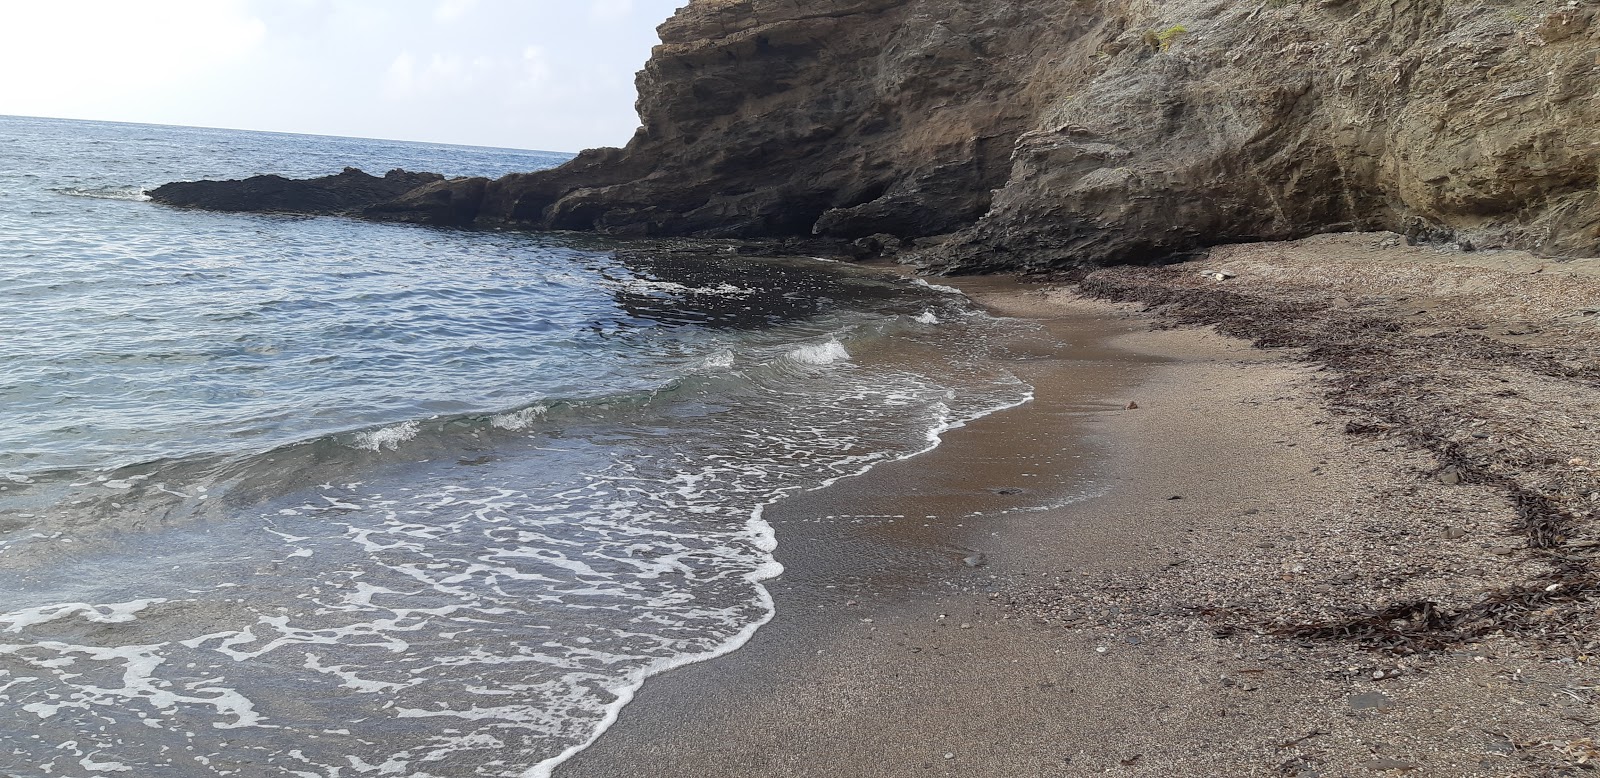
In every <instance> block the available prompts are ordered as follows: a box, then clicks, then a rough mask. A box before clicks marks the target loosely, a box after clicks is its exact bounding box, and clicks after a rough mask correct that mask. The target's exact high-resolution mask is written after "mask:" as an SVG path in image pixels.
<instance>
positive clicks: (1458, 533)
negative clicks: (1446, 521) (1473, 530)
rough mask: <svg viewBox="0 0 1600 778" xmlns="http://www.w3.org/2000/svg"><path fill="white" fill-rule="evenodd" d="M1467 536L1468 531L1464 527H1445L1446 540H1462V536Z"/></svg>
mask: <svg viewBox="0 0 1600 778" xmlns="http://www.w3.org/2000/svg"><path fill="white" fill-rule="evenodd" d="M1466 536H1467V531H1466V530H1464V529H1462V528H1460V527H1445V528H1444V539H1445V540H1460V539H1461V538H1464V537H1466Z"/></svg>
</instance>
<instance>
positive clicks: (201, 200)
mask: <svg viewBox="0 0 1600 778" xmlns="http://www.w3.org/2000/svg"><path fill="white" fill-rule="evenodd" d="M443 180H444V176H441V175H439V174H438V173H411V172H408V171H405V170H400V169H398V168H396V169H394V170H391V171H389V172H388V173H386V174H384V175H383V177H382V178H379V177H378V176H374V175H369V174H367V173H364V172H362V171H360V170H357V169H356V168H353V167H347V168H345V169H344V172H342V173H339V174H337V175H332V176H323V177H322V178H307V179H291V178H284V177H283V176H275V175H266V176H252V177H250V178H246V179H244V180H242V181H241V180H233V181H178V182H174V183H171V184H164V185H162V186H159V187H157V188H155V189H154V190H152V191H151V192H149V195H150V199H152V200H154V201H156V202H158V203H165V204H167V205H176V206H182V207H188V208H206V209H209V210H213V211H257V212H264V213H303V214H329V215H351V216H357V215H361V212H362V211H364V210H365V209H367V208H368V207H370V206H373V205H376V204H378V203H382V202H387V201H389V200H393V199H395V198H397V197H399V196H401V195H403V194H406V193H407V192H410V191H412V190H414V189H417V188H418V187H422V186H426V185H428V184H433V183H437V182H440V181H443Z"/></svg>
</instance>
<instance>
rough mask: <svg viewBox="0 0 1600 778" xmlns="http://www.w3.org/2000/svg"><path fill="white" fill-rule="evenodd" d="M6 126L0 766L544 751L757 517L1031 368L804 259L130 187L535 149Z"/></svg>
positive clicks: (715, 598)
mask: <svg viewBox="0 0 1600 778" xmlns="http://www.w3.org/2000/svg"><path fill="white" fill-rule="evenodd" d="M0 140H3V141H4V142H3V143H0V193H3V194H4V197H5V201H6V203H7V205H6V206H5V207H4V208H3V209H0V365H4V371H3V374H0V591H4V592H5V595H6V600H5V603H4V604H3V605H0V774H5V775H19V776H31V775H51V776H91V775H112V774H133V775H172V776H189V775H193V776H211V775H219V776H220V775H263V776H265V775H306V776H330V777H331V776H336V775H351V774H368V773H371V774H386V775H388V774H394V775H415V776H424V775H439V776H460V775H494V776H499V775H505V776H510V775H523V774H541V773H542V772H543V771H545V770H547V769H548V768H549V767H550V766H552V765H553V764H555V763H556V762H557V761H559V759H560V758H561V757H562V755H563V754H565V753H568V752H570V750H572V749H574V748H579V747H581V746H582V745H583V744H584V743H586V742H588V740H589V739H590V738H592V737H593V736H594V735H595V734H596V733H597V732H599V731H600V730H601V729H603V727H604V726H606V725H607V724H608V722H609V721H610V719H611V717H612V716H613V715H614V713H615V711H616V709H617V708H618V707H619V706H620V705H621V704H623V703H625V702H626V700H627V699H628V698H629V697H630V696H631V694H632V690H633V689H635V688H637V687H638V685H639V684H640V683H642V682H643V681H644V679H645V678H646V677H648V676H649V675H650V674H652V673H654V672H658V671H660V670H663V669H666V668H670V667H672V666H675V665H677V664H681V663H683V662H686V661H692V660H694V659H697V658H704V657H707V656H711V655H715V654H717V653H720V652H724V651H727V650H731V649H733V648H735V647H737V646H738V645H739V644H740V643H742V641H743V640H744V639H746V638H747V637H748V636H749V634H750V633H751V632H752V631H753V630H754V629H755V628H757V627H758V626H759V625H760V624H761V623H764V621H765V620H766V619H768V618H770V616H771V613H772V610H771V600H770V598H769V597H768V596H767V594H766V592H765V590H764V589H763V588H762V586H761V583H760V582H761V581H762V580H765V579H766V578H769V577H771V576H773V575H776V574H778V573H779V572H780V569H779V568H778V567H777V566H776V564H775V563H774V562H773V558H772V550H773V547H774V544H775V543H777V542H781V539H779V538H775V537H773V535H772V532H771V528H770V527H769V526H767V525H766V523H765V522H764V521H763V520H762V518H761V512H762V509H763V507H764V506H766V505H768V504H770V503H771V502H773V501H775V500H778V499H782V498H783V497H784V496H786V495H789V494H793V493H795V492H797V491H800V490H804V489H813V488H819V487H822V486H824V485H826V484H827V483H829V482H830V481H831V480H833V479H837V478H840V477H846V476H849V475H853V474H856V473H859V472H862V471H863V470H864V469H866V468H868V467H871V466H872V464H873V463H876V462H881V461H885V460H888V459H893V458H899V457H904V456H910V455H913V454H915V453H916V452H918V451H922V450H925V449H926V448H927V447H929V446H931V445H934V444H936V443H937V436H938V433H939V432H940V431H941V430H943V429H945V428H948V427H949V426H950V425H953V424H957V423H960V422H961V421H962V420H964V419H968V418H972V417H974V416H977V415H981V414H983V413H985V412H988V411H991V410H993V409H995V408H998V407H1003V406H1006V405H1010V404H1014V403H1017V402H1021V401H1024V400H1025V399H1026V398H1027V397H1028V396H1029V393H1028V387H1026V386H1024V385H1022V384H1021V383H1020V382H1018V381H1017V380H1016V379H1015V378H1013V377H1012V376H1010V375H1009V374H1006V373H1005V372H1004V371H1000V370H997V369H995V368H994V367H992V366H990V363H989V361H988V360H986V359H985V349H986V348H987V344H989V343H991V342H993V341H994V339H995V338H996V337H997V336H998V335H1000V334H1003V333H1005V332H1008V331H1010V329H1011V328H1015V327H1017V326H1019V325H1016V324H1014V323H1011V322H1006V321H1000V320H996V319H993V318H990V317H988V316H985V315H983V314H981V313H980V312H978V311H976V310H974V309H973V308H972V307H971V306H970V305H969V304H968V303H967V301H966V300H965V299H964V298H961V297H960V296H959V295H952V294H949V293H947V292H945V291H941V290H939V289H936V288H932V287H928V286H927V285H917V284H912V283H907V282H905V281H903V280H900V279H896V278H893V277H889V276H884V275H881V274H879V273H876V272H872V271H866V270H862V269H858V268H853V267H849V266H845V265H840V264H838V263H828V262H823V261H816V260H808V259H804V258H797V259H793V260H750V259H739V258H732V257H684V256H678V255H663V256H655V255H651V254H650V253H648V252H647V251H646V252H639V251H630V252H622V253H619V252H618V250H617V249H618V246H617V245H614V244H608V243H606V242H604V241H600V240H596V239H592V238H576V237H572V236H555V235H533V234H523V233H500V232H468V231H441V230H433V229H426V228H416V227H407V226H397V225H381V224H368V223H364V222H358V221H352V220H347V219H332V218H329V219H306V218H292V217H280V216H259V215H241V214H215V213H205V212H197V211H184V210H175V209H169V208H165V207H162V206H157V205H154V204H152V203H149V202H147V201H145V200H144V199H143V198H142V195H141V192H142V191H143V190H144V189H146V188H150V187H153V186H155V185H158V184H160V183H164V182H166V181H169V180H178V179H191V178H198V177H212V178H216V177H241V176H246V175H252V174H257V173H263V172H278V173H284V174H288V175H297V176H305V175H321V174H326V173H330V172H336V171H337V170H339V169H340V168H342V167H344V166H346V165H353V166H357V167H362V168H364V169H367V170H369V171H372V172H382V171H384V170H387V169H389V168H392V167H406V168H408V169H419V170H434V171H439V172H443V173H446V174H452V175H455V174H462V175H465V174H473V175H498V174H500V173H504V172H510V171H514V170H529V169H536V168H540V167H546V166H550V165H554V164H559V162H560V161H562V160H563V159H564V157H563V156H562V155H557V154H547V153H541V152H527V151H514V150H503V149H479V148H466V147H450V146H436V145H427V144H413V143H396V142H387V141H369V140H357V139H341V138H310V137H304V136H287V135H276V134H266V133H246V132H235V131H224V130H199V129H190V128H170V127H149V126H139V125H118V124H103V123H85V122H65V121H53V120H37V119H19V118H4V117H0ZM908 353H915V354H917V355H918V356H917V358H916V359H905V358H902V357H901V355H904V354H908Z"/></svg>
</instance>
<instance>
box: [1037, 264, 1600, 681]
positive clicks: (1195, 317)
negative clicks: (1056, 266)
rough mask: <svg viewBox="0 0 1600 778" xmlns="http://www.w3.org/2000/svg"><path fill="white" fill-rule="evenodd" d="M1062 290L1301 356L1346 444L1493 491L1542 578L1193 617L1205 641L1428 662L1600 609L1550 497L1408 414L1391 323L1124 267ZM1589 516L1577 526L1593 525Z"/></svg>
mask: <svg viewBox="0 0 1600 778" xmlns="http://www.w3.org/2000/svg"><path fill="white" fill-rule="evenodd" d="M1066 280H1070V281H1072V282H1074V283H1075V284H1076V285H1077V287H1078V288H1079V289H1080V290H1081V291H1082V292H1084V293H1085V294H1087V295H1090V296H1092V297H1098V298H1101V299H1106V300H1112V301H1117V302H1137V303H1142V304H1144V305H1146V306H1147V307H1148V309H1149V310H1151V311H1153V312H1156V313H1158V314H1159V315H1161V316H1162V317H1163V318H1165V319H1166V320H1167V321H1168V322H1170V323H1172V324H1173V325H1176V326H1183V325H1215V327H1216V328H1217V330H1218V331H1219V332H1221V333H1223V334H1225V335H1230V336H1234V337H1239V338H1244V339H1247V340H1250V341H1252V342H1253V343H1254V345H1256V346H1257V347H1259V348H1281V347H1291V348H1300V349H1304V351H1303V352H1302V354H1301V358H1302V359H1304V360H1305V361H1307V362H1312V363H1316V364H1320V365H1322V366H1324V367H1325V368H1326V369H1328V370H1331V371H1333V372H1334V373H1335V374H1336V378H1335V379H1334V380H1333V381H1332V388H1331V389H1330V390H1329V392H1328V395H1327V399H1328V401H1329V404H1330V406H1331V407H1332V408H1333V409H1334V410H1335V411H1336V412H1342V413H1345V414H1350V415H1356V416H1358V417H1360V418H1358V419H1356V420H1352V421H1351V422H1350V423H1349V424H1348V425H1347V426H1346V432H1347V433H1350V434H1391V435H1396V436H1398V437H1399V438H1400V439H1401V440H1403V441H1404V442H1406V443H1407V444H1409V445H1411V446H1414V447H1416V448H1418V449H1421V450H1425V451H1428V452H1430V453H1432V454H1433V456H1434V457H1435V459H1436V460H1437V462H1438V463H1439V467H1438V468H1437V469H1436V470H1435V471H1434V472H1433V473H1431V474H1430V475H1432V476H1435V477H1437V476H1439V475H1440V474H1442V473H1444V472H1446V471H1449V472H1450V473H1452V474H1453V476H1454V478H1456V479H1459V480H1458V481H1457V482H1459V483H1473V484H1480V485H1484V486H1488V487H1491V488H1495V489H1498V490H1500V491H1501V492H1502V493H1503V495H1504V496H1505V498H1506V500H1507V501H1508V502H1509V503H1510V505H1511V506H1512V507H1513V508H1514V509H1515V511H1516V516H1517V521H1516V524H1515V526H1513V527H1508V529H1509V530H1511V531H1514V532H1517V533H1518V534H1521V535H1522V536H1524V537H1525V538H1526V542H1527V548H1528V549H1529V550H1530V551H1532V552H1533V553H1535V554H1537V555H1538V558H1539V559H1540V561H1543V562H1545V563H1547V564H1548V565H1549V569H1548V570H1547V571H1545V572H1543V573H1541V574H1539V575H1538V576H1536V577H1535V578H1534V579H1533V580H1531V581H1529V582H1526V583H1521V584H1515V585H1511V586H1507V587H1503V588H1500V589H1497V590H1493V591H1490V592H1487V593H1486V594H1484V595H1483V596H1482V597H1481V598H1480V599H1479V600H1478V601H1477V602H1476V603H1474V604H1473V605H1471V606H1468V607H1465V608H1460V609H1456V610H1450V609H1447V608H1444V607H1443V606H1440V605H1439V604H1437V603H1435V602H1432V601H1427V600H1417V601H1409V602H1401V603H1395V604H1389V605H1375V606H1373V607H1370V608H1364V609H1354V610H1351V611H1348V612H1346V613H1345V614H1344V615H1343V616H1342V617H1338V618H1333V619H1325V620H1319V621H1309V622H1305V623H1298V624H1289V625H1283V624H1281V623H1277V624H1268V623H1260V622H1257V623H1250V622H1249V616H1248V615H1246V614H1239V613H1237V612H1235V611H1232V610H1230V609H1218V610H1214V611H1211V612H1210V613H1208V614H1204V615H1206V616H1207V618H1208V619H1210V620H1212V621H1213V622H1214V624H1215V631H1216V632H1217V633H1218V634H1219V635H1221V636H1227V635H1230V634H1233V633H1235V632H1238V631H1240V630H1241V629H1250V630H1252V631H1257V632H1261V633H1264V634H1269V635H1274V636H1278V637H1281V638H1286V639H1291V640H1301V641H1343V642H1354V643H1357V644H1359V645H1362V646H1365V647H1368V648H1373V649H1382V650H1392V651H1397V652H1400V653H1411V652H1414V651H1420V650H1438V649H1445V648H1449V647H1452V646H1456V645H1460V644H1462V643H1465V642H1470V641H1473V640H1476V639H1478V638H1481V637H1484V636H1486V635H1490V634H1493V633H1496V632H1508V633H1516V634H1519V635H1522V636H1525V637H1530V638H1542V639H1545V640H1550V641H1560V640H1562V639H1568V640H1570V639H1571V634H1572V633H1573V632H1576V631H1579V630H1578V628H1581V627H1583V626H1587V627H1589V628H1591V629H1592V628H1594V627H1595V626H1596V625H1593V624H1589V625H1584V624H1582V619H1583V618H1584V616H1585V614H1584V612H1583V611H1584V606H1585V605H1586V604H1592V603H1594V602H1595V601H1600V571H1597V569H1596V564H1595V559H1594V558H1593V557H1592V556H1586V555H1581V554H1573V553H1568V552H1569V551H1571V550H1572V549H1569V548H1568V547H1567V546H1568V540H1569V538H1570V536H1571V534H1572V531H1573V529H1574V528H1575V527H1577V526H1578V525H1580V524H1581V523H1582V521H1583V520H1580V518H1579V517H1578V516H1577V515H1576V514H1574V513H1573V512H1572V511H1571V510H1569V509H1568V508H1566V507H1565V506H1564V505H1563V501H1562V500H1561V498H1560V497H1559V496H1558V495H1555V494H1551V493H1550V492H1548V491H1545V490H1541V489H1538V488H1535V487H1533V486H1531V485H1529V484H1528V483H1526V482H1525V480H1523V479H1519V478H1517V477H1514V476H1512V475H1508V474H1506V473H1503V472H1500V471H1498V470H1497V469H1495V468H1494V467H1493V465H1492V464H1490V463H1488V462H1485V461H1482V460H1480V459H1478V458H1475V457H1474V456H1473V455H1472V453H1470V452H1468V451H1467V450H1466V449H1465V448H1464V447H1463V446H1461V445H1460V444H1459V443H1458V442H1456V441H1454V440H1451V439H1449V437H1448V433H1447V432H1446V430H1445V425H1444V424H1443V423H1442V419H1441V416H1442V413H1441V412H1440V411H1439V410H1438V409H1434V408H1428V407H1426V404H1425V403H1422V402H1418V396H1419V394H1420V393H1418V392H1415V391H1411V392H1408V391H1406V389H1407V388H1408V387H1415V386H1418V385H1421V384H1424V383H1425V382H1426V381H1427V380H1428V376H1426V375H1423V374H1422V373H1421V370H1420V369H1418V368H1415V367H1412V365H1414V364H1415V360H1413V359H1407V357H1408V356H1414V355H1415V354H1416V353H1417V350H1418V345H1417V343H1416V341H1419V340H1422V339H1424V338H1426V336H1418V335H1413V334H1410V333H1408V332H1407V331H1406V330H1407V328H1406V326H1405V325H1404V324H1402V323H1401V322H1400V321H1397V320H1395V319H1392V318H1386V317H1381V316H1371V315H1355V314H1351V313H1348V312H1343V311H1339V310H1337V309H1335V308H1334V307H1333V306H1330V305H1327V304H1325V303H1322V302H1319V301H1315V300H1309V301H1300V300H1274V299H1268V298H1265V297H1260V296H1255V295H1249V294H1243V293H1239V292H1234V291H1230V290H1223V289H1216V288H1210V287H1199V286H1186V285H1184V282H1183V280H1182V277H1181V276H1180V275H1179V274H1178V273H1177V272H1176V271H1172V270H1168V269H1163V268H1149V267H1139V268H1133V267H1124V268H1112V269H1107V270H1099V271H1093V272H1088V271H1084V272H1076V273H1073V274H1071V275H1070V276H1069V277H1067V279H1066ZM1427 339H1428V340H1429V342H1428V343H1427V344H1426V347H1427V349H1428V350H1429V351H1428V353H1431V354H1435V355H1437V354H1440V353H1448V355H1449V356H1450V357H1451V358H1457V359H1470V360H1475V361H1477V362H1480V363H1489V364H1495V365H1499V366H1504V367H1514V368H1520V369H1522V370H1526V371H1529V372H1532V373H1536V374H1540V375H1544V376H1549V377H1552V378H1557V379H1561V380H1567V381H1577V382H1581V383H1583V384H1586V385H1589V386H1600V371H1597V370H1595V369H1594V368H1593V367H1589V366H1582V367H1572V366H1571V365H1569V364H1566V363H1564V362H1563V361H1562V360H1560V359H1559V358H1557V357H1556V356H1555V355H1553V354H1547V353H1539V352H1537V351H1534V350H1531V349H1528V348H1523V347H1520V346H1515V345H1511V344H1505V343H1501V342H1498V341H1494V340H1492V339H1489V338H1485V337H1482V336H1466V335H1464V334H1457V335H1456V336H1454V337H1452V338H1450V339H1448V340H1444V341H1440V340H1438V339H1432V338H1427ZM1522 459H1523V460H1524V461H1523V462H1521V463H1520V464H1522V465H1524V466H1525V467H1524V468H1522V469H1537V468H1538V467H1539V466H1540V465H1544V464H1549V463H1553V462H1557V461H1559V460H1560V457H1556V456H1553V455H1551V454H1549V453H1544V454H1533V453H1529V454H1527V455H1525V456H1524V457H1522ZM1594 519H1595V517H1594V516H1593V515H1592V514H1591V515H1589V516H1587V517H1584V520H1587V521H1591V522H1592V521H1593V520H1594Z"/></svg>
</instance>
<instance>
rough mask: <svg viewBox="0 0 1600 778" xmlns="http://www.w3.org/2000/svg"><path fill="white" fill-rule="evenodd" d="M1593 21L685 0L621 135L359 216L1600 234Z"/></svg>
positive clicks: (955, 255)
mask: <svg viewBox="0 0 1600 778" xmlns="http://www.w3.org/2000/svg"><path fill="white" fill-rule="evenodd" d="M1595 16H1596V10H1595V7H1594V4H1593V2H1592V1H1591V2H1585V3H1577V2H1566V3H1562V2H1553V1H1544V2H1541V1H1537V0H1502V1H1500V2H1493V3H1491V2H1487V0H1477V1H1476V2H1472V1H1470V0H1469V1H1468V2H1451V1H1447V0H1259V1H1255V0H1252V1H1250V2H1221V1H1220V0H1218V1H1211V2H1201V1H1199V0H989V1H988V2H983V3H963V2H955V1H954V0H806V2H799V0H693V1H692V2H690V3H689V5H688V6H687V7H685V8H684V9H682V10H680V11H679V12H678V14H677V15H676V16H674V17H673V18H672V19H671V20H669V21H668V22H666V23H665V24H663V25H662V27H661V30H660V31H661V37H662V44H661V45H660V46H658V47H657V48H656V50H655V52H654V54H653V56H652V57H651V59H650V62H649V63H648V64H647V65H646V67H645V69H644V71H643V72H642V73H640V75H639V90H640V97H639V103H638V109H639V114H640V118H641V121H642V124H643V126H642V127H641V128H640V129H639V131H638V133H637V134H636V135H635V137H634V138H633V140H632V141H631V142H630V143H629V144H628V145H627V147H626V148H624V149H600V150H591V151H586V152H584V153H583V154H581V155H580V156H579V157H578V158H577V159H575V160H573V161H572V162H570V163H568V164H567V165H565V166H563V167H561V168H558V169H555V170H551V171H543V172H538V173H529V174H519V175H513V176H508V177H506V178H502V179H499V180H496V181H484V180H482V179H459V180H450V181H429V182H425V185H424V186H423V187H422V188H420V189H416V190H414V191H411V192H409V193H406V194H404V195H403V196H399V197H397V198H394V199H390V200H388V201H385V202H381V203H376V204H371V205H364V206H363V212H364V213H365V215H368V216H370V217H373V218H382V219H391V220H401V221H415V222H422V223H429V224H477V225H493V226H505V227H514V228H527V229H569V230H593V231H599V232H605V233H612V234H618V235H652V236H669V235H670V236H702V237H742V238H752V237H787V236H812V235H816V236H822V237H832V238H839V239H843V240H854V239H860V238H868V236H879V237H876V238H868V240H871V241H875V242H877V243H882V242H883V240H884V238H883V237H882V236H885V235H887V236H893V238H890V240H893V239H894V238H898V239H901V240H904V241H907V242H911V241H916V243H917V245H918V246H919V247H920V248H919V253H920V256H921V257H922V258H923V259H924V260H925V261H927V262H930V263H931V264H934V265H935V266H937V267H940V268H943V269H947V270H951V271H956V272H962V271H983V270H1000V269H1028V268H1043V267H1058V266H1062V265H1067V264H1074V263H1093V264H1103V263H1111V262H1140V261H1157V260H1159V259H1161V258H1163V257H1167V256H1170V255H1172V254H1173V253H1174V252H1182V251H1184V250H1187V249H1192V248H1196V247H1199V246H1204V245H1209V244H1214V243H1220V242H1229V241H1238V240H1252V239H1278V238H1293V237H1301V236H1304V235H1308V234H1312V233H1316V232H1325V231H1331V230H1344V229H1393V230H1397V231H1402V232H1407V233H1409V234H1412V235H1417V236H1421V237H1426V238H1433V239H1449V240H1457V241H1462V242H1470V243H1471V244H1475V245H1476V246H1480V247H1491V246H1513V247H1519V248H1527V249H1531V250H1535V251H1539V252H1542V253H1546V254H1553V255H1595V254H1600V202H1597V197H1600V194H1597V185H1600V105H1597V102H1596V101H1597V99H1600V98H1597V87H1600V29H1597V28H1600V25H1597V24H1596V23H1595ZM153 195H154V196H156V198H157V199H164V198H163V197H162V196H161V194H160V190H158V191H157V192H156V193H153Z"/></svg>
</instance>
